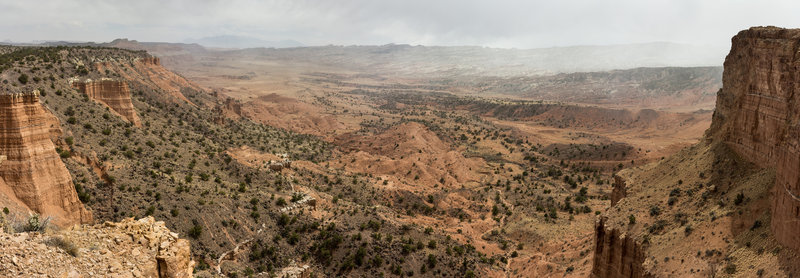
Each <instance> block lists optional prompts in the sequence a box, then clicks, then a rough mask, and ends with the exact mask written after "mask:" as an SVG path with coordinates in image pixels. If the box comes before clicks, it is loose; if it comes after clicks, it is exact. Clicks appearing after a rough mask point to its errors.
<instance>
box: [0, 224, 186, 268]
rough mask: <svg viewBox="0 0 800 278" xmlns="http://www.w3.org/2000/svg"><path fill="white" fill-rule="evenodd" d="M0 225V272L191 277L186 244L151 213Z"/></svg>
mask: <svg viewBox="0 0 800 278" xmlns="http://www.w3.org/2000/svg"><path fill="white" fill-rule="evenodd" d="M2 230H3V229H0V250H3V251H2V252H0V266H2V267H0V277H178V278H179V277H192V271H193V268H194V264H195V263H194V261H192V259H191V252H190V244H189V241H187V240H185V239H180V238H179V237H178V234H176V233H173V232H170V230H169V229H167V227H166V226H165V225H164V222H161V221H155V220H154V219H153V217H146V218H142V219H139V220H134V219H133V218H130V219H126V220H123V221H121V222H116V223H113V222H106V223H104V224H99V225H93V226H75V227H73V228H71V229H67V230H62V231H58V232H45V233H38V232H28V233H5V232H3V231H2Z"/></svg>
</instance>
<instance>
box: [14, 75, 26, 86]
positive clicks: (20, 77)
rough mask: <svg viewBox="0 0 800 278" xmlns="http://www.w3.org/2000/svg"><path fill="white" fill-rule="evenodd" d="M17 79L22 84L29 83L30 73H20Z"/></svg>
mask: <svg viewBox="0 0 800 278" xmlns="http://www.w3.org/2000/svg"><path fill="white" fill-rule="evenodd" d="M17 81H19V83H21V84H22V85H25V84H28V75H27V74H24V73H23V74H20V75H19V78H17Z"/></svg>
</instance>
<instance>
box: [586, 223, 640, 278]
mask: <svg viewBox="0 0 800 278" xmlns="http://www.w3.org/2000/svg"><path fill="white" fill-rule="evenodd" d="M605 224H606V219H603V218H601V219H600V220H598V221H597V223H595V242H596V243H597V244H596V245H595V250H594V262H593V265H592V275H593V276H595V277H631V278H637V277H645V271H644V268H643V267H642V264H643V263H644V261H645V257H646V254H645V252H644V250H643V248H642V247H641V245H640V244H639V243H638V242H636V240H634V239H633V238H630V237H628V236H627V235H625V234H624V232H622V231H620V230H619V229H616V228H608V227H606V225H605Z"/></svg>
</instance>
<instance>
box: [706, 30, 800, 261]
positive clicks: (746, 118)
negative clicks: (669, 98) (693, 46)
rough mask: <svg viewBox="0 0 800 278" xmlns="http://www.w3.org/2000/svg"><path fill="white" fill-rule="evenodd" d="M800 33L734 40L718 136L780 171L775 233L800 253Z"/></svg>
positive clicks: (746, 34)
mask: <svg viewBox="0 0 800 278" xmlns="http://www.w3.org/2000/svg"><path fill="white" fill-rule="evenodd" d="M798 48H800V29H791V30H789V29H781V28H776V27H759V28H751V29H749V30H745V31H742V32H739V34H738V35H736V36H735V37H733V44H732V47H731V52H730V54H728V57H727V59H725V72H724V74H723V77H722V82H723V87H722V90H720V92H719V94H718V96H717V110H716V114H715V115H714V120H713V124H712V129H711V130H710V131H709V133H710V134H711V135H712V136H715V137H718V138H719V139H722V140H724V142H726V143H727V144H728V145H729V146H730V147H731V148H732V149H733V150H734V151H735V152H736V153H738V154H739V155H740V156H741V157H743V158H745V159H748V160H749V161H750V162H752V163H755V164H756V165H758V166H759V167H765V168H775V169H776V184H775V188H774V189H773V190H774V199H773V200H772V222H771V223H772V224H771V225H772V227H771V228H772V232H773V233H774V235H775V238H776V239H777V240H778V241H779V242H780V243H781V244H784V245H786V246H788V247H790V248H793V249H794V250H800V136H798V135H800V98H798V97H797V96H798V94H800V56H798V54H800V51H798Z"/></svg>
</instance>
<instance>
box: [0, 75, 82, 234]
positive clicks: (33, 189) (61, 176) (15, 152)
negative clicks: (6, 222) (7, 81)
mask: <svg viewBox="0 0 800 278" xmlns="http://www.w3.org/2000/svg"><path fill="white" fill-rule="evenodd" d="M57 128H58V119H56V117H55V116H53V115H52V114H50V112H48V111H47V110H46V109H45V108H44V106H43V105H42V104H41V103H40V102H39V92H38V91H34V92H30V93H14V94H0V155H2V156H5V157H6V159H5V161H3V162H2V164H0V178H2V180H3V181H4V182H0V192H3V193H5V194H6V195H9V199H10V200H11V201H13V202H15V203H17V204H16V205H18V206H21V207H24V208H28V209H30V210H32V211H34V212H37V213H40V214H42V215H43V216H45V217H48V216H51V217H53V218H54V221H55V223H57V224H61V225H71V224H76V223H88V222H90V221H91V220H92V215H91V213H90V212H89V211H87V210H86V209H85V208H84V207H83V204H82V203H81V202H80V200H78V196H77V193H76V192H75V188H74V186H73V184H72V177H71V176H70V174H69V171H68V170H67V168H66V166H64V163H63V162H62V161H61V158H60V157H59V154H58V153H57V152H56V149H55V145H54V144H53V141H52V140H51V139H50V136H51V131H52V130H53V129H57Z"/></svg>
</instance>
